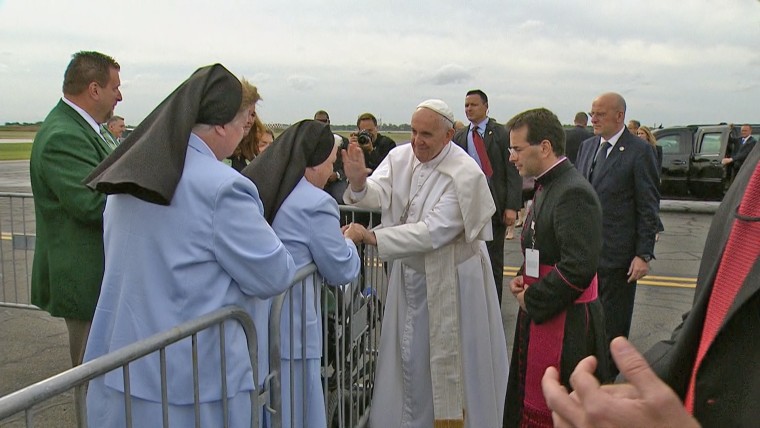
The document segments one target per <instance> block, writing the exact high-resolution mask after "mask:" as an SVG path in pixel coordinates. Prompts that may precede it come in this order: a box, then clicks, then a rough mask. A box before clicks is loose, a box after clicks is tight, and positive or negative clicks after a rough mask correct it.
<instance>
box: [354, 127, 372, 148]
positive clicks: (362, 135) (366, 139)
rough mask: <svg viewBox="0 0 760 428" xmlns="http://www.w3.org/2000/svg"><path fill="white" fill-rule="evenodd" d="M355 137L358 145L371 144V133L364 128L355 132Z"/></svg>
mask: <svg viewBox="0 0 760 428" xmlns="http://www.w3.org/2000/svg"><path fill="white" fill-rule="evenodd" d="M356 139H357V141H358V142H359V145H360V146H366V145H369V144H372V134H370V133H369V131H367V130H366V129H362V130H361V131H359V133H357V134H356Z"/></svg>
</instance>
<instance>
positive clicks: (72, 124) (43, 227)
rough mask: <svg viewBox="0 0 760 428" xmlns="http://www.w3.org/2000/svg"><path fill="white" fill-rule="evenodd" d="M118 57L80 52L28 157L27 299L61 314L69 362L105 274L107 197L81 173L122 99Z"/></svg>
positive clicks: (80, 348) (101, 148) (98, 154)
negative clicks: (30, 250) (32, 227)
mask: <svg viewBox="0 0 760 428" xmlns="http://www.w3.org/2000/svg"><path fill="white" fill-rule="evenodd" d="M119 70H120V67H119V64H118V63H117V62H116V61H114V59H113V58H111V57H109V56H107V55H103V54H101V53H98V52H77V53H76V54H74V55H73V56H72V59H71V62H70V63H69V65H68V67H67V68H66V72H65V74H64V81H63V98H61V100H60V101H59V102H58V104H57V105H56V106H55V107H54V108H53V110H52V111H51V112H50V114H48V116H47V118H45V121H44V122H43V124H42V126H41V127H40V130H39V131H38V132H37V136H36V137H35V138H34V144H33V145H32V155H31V161H30V164H29V169H30V175H31V181H32V192H33V193H34V205H35V214H36V222H37V241H36V248H35V253H34V266H33V268H32V303H33V304H35V305H37V306H39V307H40V308H42V309H44V310H46V311H47V312H49V313H50V315H52V316H54V317H62V318H64V319H65V320H66V328H67V330H68V333H69V346H70V352H71V363H72V365H74V366H76V365H78V364H81V362H82V356H83V355H84V347H85V344H86V343H87V335H88V333H89V331H90V323H91V321H92V317H93V314H94V313H95V305H96V304H97V302H98V295H99V294H100V283H101V280H102V279H103V264H104V261H103V260H104V256H103V209H104V208H105V197H104V195H102V194H99V193H96V192H94V191H92V190H90V189H89V188H87V187H86V186H85V185H84V184H82V180H83V179H84V178H85V177H87V175H88V174H89V173H90V171H92V169H93V168H95V167H96V166H97V165H98V164H99V163H100V162H101V161H102V160H103V159H105V158H106V156H108V155H109V154H110V153H111V150H112V148H111V146H110V145H109V144H108V143H107V142H106V140H105V138H104V137H103V135H101V133H100V126H99V125H98V124H99V123H103V122H106V121H107V120H108V119H109V118H110V117H111V116H112V115H113V111H114V107H116V104H117V103H118V102H119V101H121V92H120V91H119V85H120V84H121V82H120V80H119Z"/></svg>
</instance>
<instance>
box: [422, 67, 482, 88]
mask: <svg viewBox="0 0 760 428" xmlns="http://www.w3.org/2000/svg"><path fill="white" fill-rule="evenodd" d="M473 78H474V76H473V75H472V73H470V72H469V71H468V70H467V69H466V68H464V67H462V66H461V65H458V64H446V65H444V66H442V67H440V68H439V69H438V70H435V71H434V72H433V73H432V74H430V75H429V76H427V77H423V81H427V82H430V83H432V84H434V85H438V86H443V85H450V84H455V83H467V82H470V81H472V80H473Z"/></svg>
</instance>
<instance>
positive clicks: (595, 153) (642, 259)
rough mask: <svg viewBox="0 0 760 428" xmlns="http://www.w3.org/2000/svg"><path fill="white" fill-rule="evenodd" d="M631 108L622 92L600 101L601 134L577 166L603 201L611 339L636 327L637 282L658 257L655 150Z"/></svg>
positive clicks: (604, 282) (602, 272) (594, 114)
mask: <svg viewBox="0 0 760 428" xmlns="http://www.w3.org/2000/svg"><path fill="white" fill-rule="evenodd" d="M625 110H626V105H625V100H624V99H623V97H622V96H620V95H619V94H616V93H612V92H610V93H605V94H602V95H600V96H599V97H597V98H596V99H595V100H594V102H593V103H592V105H591V113H590V115H591V124H592V125H593V127H594V134H595V136H594V137H592V138H589V139H588V140H586V141H584V142H583V143H582V144H581V148H580V151H579V152H578V163H577V165H576V167H577V168H578V170H579V171H580V172H581V174H583V175H584V176H585V177H586V178H587V179H588V180H589V181H590V182H591V185H592V186H593V187H594V189H595V190H596V193H597V195H598V196H599V201H600V202H601V204H602V235H603V241H604V243H603V247H602V255H601V258H600V260H599V271H598V275H599V277H598V278H599V296H600V297H601V300H602V306H603V307H604V316H605V325H606V331H607V338H608V341H612V339H613V338H615V337H617V336H628V333H629V331H630V328H631V317H632V315H633V302H634V299H635V297H636V281H637V280H639V279H641V278H642V277H644V276H646V275H647V273H649V261H650V260H651V259H652V258H653V257H654V244H655V235H656V234H657V218H658V212H659V200H660V195H659V190H658V181H659V179H658V177H659V175H658V171H657V158H656V155H655V151H654V150H652V147H651V146H649V145H648V144H647V143H646V142H645V141H644V140H642V139H640V138H638V137H637V136H635V135H632V134H631V133H630V131H628V129H627V128H626V126H625ZM611 371H612V373H613V374H616V373H617V370H616V369H615V368H614V367H613V368H612V370H611Z"/></svg>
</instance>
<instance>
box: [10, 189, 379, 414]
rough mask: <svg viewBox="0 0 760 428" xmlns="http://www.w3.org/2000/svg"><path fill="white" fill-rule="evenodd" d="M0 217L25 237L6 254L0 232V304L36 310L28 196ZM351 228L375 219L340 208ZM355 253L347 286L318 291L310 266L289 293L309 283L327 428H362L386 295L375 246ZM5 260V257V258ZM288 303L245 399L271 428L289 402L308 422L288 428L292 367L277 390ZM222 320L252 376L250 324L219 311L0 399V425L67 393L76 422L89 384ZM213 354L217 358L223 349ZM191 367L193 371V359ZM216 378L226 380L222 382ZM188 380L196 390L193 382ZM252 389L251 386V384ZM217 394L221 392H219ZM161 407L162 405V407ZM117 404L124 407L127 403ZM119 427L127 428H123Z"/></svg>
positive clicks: (278, 304)
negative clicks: (264, 369) (261, 377)
mask: <svg viewBox="0 0 760 428" xmlns="http://www.w3.org/2000/svg"><path fill="white" fill-rule="evenodd" d="M2 198H5V199H4V200H3V199H2ZM6 213H11V214H12V215H7V214H6ZM0 216H1V217H2V222H0V227H2V229H0V230H3V231H5V230H8V231H9V232H7V234H8V236H14V237H15V236H18V235H22V236H25V237H27V238H24V239H23V240H22V241H20V242H21V243H23V244H30V243H31V245H21V244H18V245H16V244H13V251H8V250H7V249H6V246H10V245H11V244H12V243H14V242H16V241H15V239H16V238H14V239H8V240H6V234H5V233H6V232H4V235H3V242H2V245H3V252H2V253H0V255H2V257H3V258H2V262H3V263H2V264H3V294H2V295H1V296H0V297H2V301H0V305H5V306H16V307H24V308H36V307H35V306H33V305H31V304H30V303H29V287H30V278H31V274H30V272H31V261H32V259H33V250H34V235H33V231H34V208H33V199H32V198H31V195H30V194H8V193H5V194H3V193H0ZM354 221H355V222H359V223H362V224H365V225H367V226H370V227H372V226H376V225H377V224H379V213H377V212H370V211H367V210H362V209H357V208H353V207H346V206H341V223H342V224H347V223H350V222H354ZM6 241H11V242H10V243H9V242H6ZM358 249H359V254H360V255H361V258H362V264H361V272H360V275H359V278H357V279H356V280H354V281H353V282H351V283H349V284H344V285H340V286H333V285H329V284H326V283H325V282H324V281H323V280H322V278H321V277H320V276H319V275H318V273H317V271H316V266H315V265H313V264H311V265H309V266H306V267H305V268H303V269H301V270H300V271H299V272H298V273H297V274H296V277H295V279H294V282H293V286H292V287H291V290H294V289H295V287H301V288H302V290H303V288H304V287H306V286H307V283H310V282H309V281H313V283H314V284H315V289H316V290H317V291H318V292H316V293H314V300H313V301H311V302H306V301H305V295H306V293H303V292H302V293H300V294H301V296H302V299H301V302H300V307H301V315H302V316H301V320H303V321H304V322H305V320H306V317H305V311H306V304H307V303H308V304H311V305H315V307H319V308H320V309H321V311H320V312H321V321H322V343H323V356H322V358H321V364H320V366H321V367H320V378H321V382H322V385H321V388H322V392H323V395H324V398H325V403H324V406H325V414H326V418H327V427H328V428H349V427H350V428H353V427H357V428H360V427H366V426H367V425H368V419H369V410H370V403H371V399H372V392H373V389H374V375H375V366H376V360H377V352H378V348H379V338H380V326H381V321H382V314H383V305H384V302H385V296H386V293H387V266H386V265H385V264H383V263H382V262H380V260H379V257H378V255H377V249H376V247H373V246H366V247H365V246H364V245H359V248H358ZM6 254H10V255H9V256H7V257H6ZM8 260H10V262H8ZM6 265H7V266H10V267H8V268H7V269H11V268H12V267H13V266H16V265H21V266H18V268H17V269H16V270H13V271H12V272H13V275H12V276H10V277H9V276H6V274H5V272H6V271H5V269H6ZM22 267H23V268H24V269H23V270H22V269H21V268H22ZM19 284H21V285H19ZM8 290H11V292H8ZM19 290H21V291H19ZM286 296H287V297H286ZM292 296H293V293H292V292H291V293H284V294H282V295H280V296H277V297H276V298H275V299H274V300H273V304H272V310H271V312H270V323H269V324H270V325H269V339H270V349H269V358H270V361H269V362H270V373H269V375H268V376H267V378H266V379H265V385H268V386H266V387H265V388H266V389H267V390H268V391H263V392H262V393H261V394H260V395H258V396H257V397H254V396H253V394H252V397H251V400H252V406H253V405H256V406H259V407H260V406H263V405H265V404H266V405H267V409H268V410H269V411H270V415H269V419H270V423H271V426H272V427H273V428H280V427H281V426H282V412H281V410H282V408H283V407H282V399H286V400H289V402H290V405H289V406H288V408H289V409H290V420H291V421H294V425H297V426H301V427H308V426H309V423H308V421H305V420H302V421H300V422H301V423H300V424H298V423H297V422H298V421H295V413H296V408H298V407H300V408H301V410H302V413H303V414H305V413H306V412H305V408H306V404H307V403H306V397H305V392H304V393H303V394H301V395H300V396H296V394H295V392H294V388H293V384H294V381H295V379H294V373H293V365H292V364H291V365H290V368H291V370H290V372H289V375H290V376H289V378H290V385H286V390H287V391H290V393H289V394H287V396H286V397H283V396H282V389H281V387H282V385H281V378H282V376H281V372H280V367H281V364H280V363H281V360H280V343H279V342H280V320H281V314H282V311H283V309H284V310H285V311H286V312H285V313H286V314H290V316H291V322H290V332H289V333H290V334H289V337H290V338H291V345H292V341H293V340H294V332H293V330H294V323H293V322H292V320H293V318H292V314H293V307H294V301H293V297H292ZM229 318H234V319H237V320H238V321H239V322H241V324H242V325H243V327H244V330H245V333H246V336H247V338H248V344H249V351H250V356H251V363H252V365H253V367H254V375H255V374H256V373H257V372H256V369H255V367H256V366H255V364H256V361H255V358H256V352H255V346H256V339H255V338H256V332H255V329H254V327H253V323H252V321H251V320H250V317H249V316H248V315H247V314H246V313H245V312H244V311H243V310H242V309H239V308H225V309H222V310H220V311H217V312H214V313H212V314H209V315H207V316H205V317H202V318H199V319H196V320H193V321H190V322H188V323H185V324H182V325H180V326H177V327H175V328H174V329H172V330H170V331H167V332H164V333H160V334H157V335H155V336H153V337H151V338H148V339H145V340H143V341H140V342H137V343H134V344H132V345H130V346H127V347H125V348H122V349H121V350H119V351H116V352H114V353H111V354H108V355H105V356H103V357H101V358H98V359H96V360H93V361H90V362H88V363H86V364H83V365H81V366H78V367H75V368H73V369H71V370H68V371H66V372H63V373H61V374H59V375H57V376H54V377H51V378H49V379H46V380H44V381H42V382H39V383H37V384H34V385H32V386H29V387H27V388H24V389H22V390H20V391H17V392H15V393H13V394H10V395H7V396H5V397H2V398H0V425H2V421H3V419H5V418H8V417H10V416H13V415H15V414H17V413H19V412H24V417H25V419H26V423H27V426H32V423H33V416H34V407H35V406H36V405H38V404H39V403H42V402H43V401H45V400H48V399H50V398H52V397H54V396H56V395H58V394H61V393H64V392H67V391H69V390H71V389H74V390H75V395H76V396H77V397H79V399H78V400H76V407H77V410H76V411H77V414H78V415H81V416H82V419H80V420H83V418H84V415H85V414H86V410H85V407H84V402H85V400H84V391H85V388H86V385H87V382H88V381H89V380H91V379H93V378H95V377H97V376H100V375H103V374H105V373H107V372H109V371H111V370H114V369H118V368H120V367H126V370H125V373H128V366H129V362H131V361H134V360H136V359H138V358H141V357H143V356H145V355H147V354H150V353H153V352H156V351H158V352H160V353H161V359H163V358H164V351H163V349H164V348H165V347H166V346H167V345H169V344H171V343H174V342H176V341H179V340H182V339H183V338H187V337H189V336H192V337H193V341H195V340H196V339H195V337H196V333H197V332H198V331H200V330H202V329H205V328H208V327H209V326H211V325H214V324H219V325H220V329H222V330H223V328H224V327H223V325H222V322H223V321H224V320H226V319H229ZM300 331H301V332H302V335H301V342H302V343H306V336H305V334H306V333H305V332H306V328H305V327H304V326H302V328H301V329H300ZM222 333H223V332H222ZM222 346H223V344H222ZM292 348H293V347H292V346H291V349H292ZM220 352H224V349H221V350H220ZM301 354H302V355H301V357H302V358H301V359H302V360H305V359H306V358H305V347H302V352H301ZM194 364H197V361H196V356H195V355H194ZM162 370H163V367H162ZM222 370H224V369H223V368H222ZM222 379H226V377H225V376H222ZM162 380H163V379H162ZM301 380H302V384H305V383H306V382H305V381H304V379H301ZM195 381H196V382H195V384H196V388H197V387H198V385H197V379H195ZM125 382H126V380H125ZM254 384H255V385H259V383H254ZM162 385H165V382H162ZM223 387H224V388H226V385H224V386H223ZM267 392H268V393H269V394H267ZM225 397H226V395H225ZM163 404H164V406H166V403H163ZM125 405H127V406H128V407H129V405H128V404H125ZM253 413H254V415H256V416H257V419H256V421H255V424H254V425H252V426H258V416H259V414H260V412H253ZM164 415H165V416H164V426H168V424H167V421H166V413H165V414H164ZM225 422H226V421H225ZM157 423H158V421H157ZM127 426H130V425H129V423H128V424H127ZM285 428H291V427H285Z"/></svg>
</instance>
